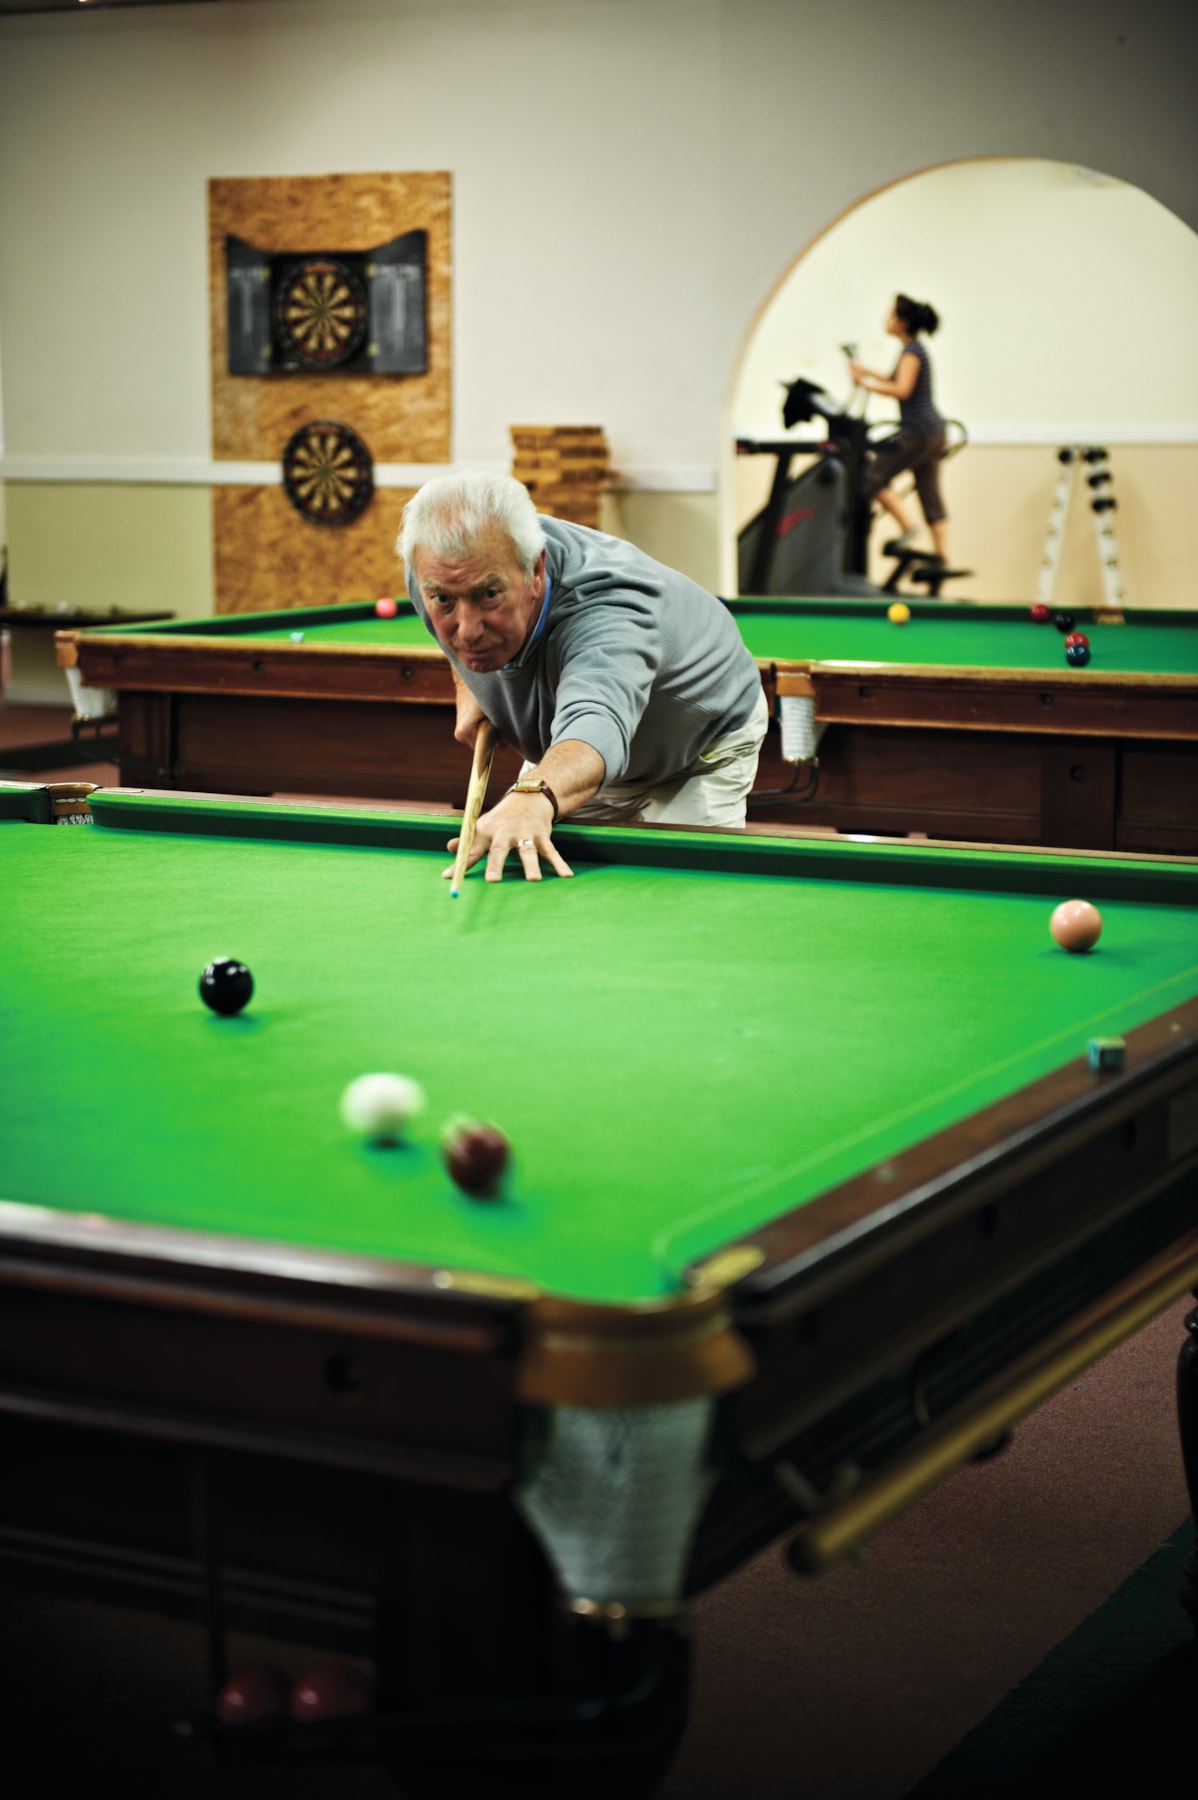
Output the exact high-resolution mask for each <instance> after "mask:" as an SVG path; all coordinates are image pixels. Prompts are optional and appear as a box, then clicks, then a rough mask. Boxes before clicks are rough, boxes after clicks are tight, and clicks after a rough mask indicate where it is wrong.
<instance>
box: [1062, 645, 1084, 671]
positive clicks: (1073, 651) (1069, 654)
mask: <svg viewBox="0 0 1198 1800" xmlns="http://www.w3.org/2000/svg"><path fill="white" fill-rule="evenodd" d="M1089 660H1090V646H1089V644H1066V645H1065V661H1066V662H1067V663H1068V664H1069V665H1070V667H1071V668H1074V669H1084V668H1085V666H1086V664H1087V663H1088V662H1089Z"/></svg>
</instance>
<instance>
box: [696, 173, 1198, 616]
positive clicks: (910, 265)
mask: <svg viewBox="0 0 1198 1800" xmlns="http://www.w3.org/2000/svg"><path fill="white" fill-rule="evenodd" d="M898 290H904V291H906V292H908V293H910V294H913V295H915V296H916V297H918V298H920V299H930V300H931V301H932V302H933V304H934V305H935V306H936V308H937V310H938V311H939V313H940V315H941V318H942V320H943V327H942V330H941V331H940V333H939V334H938V335H937V336H936V338H935V339H934V340H933V341H932V344H931V349H932V353H933V356H934V362H935V374H936V385H937V398H938V401H939V403H940V406H941V410H942V411H944V412H946V413H947V414H949V415H950V416H953V417H957V418H960V419H961V420H963V421H964V422H965V424H966V426H967V427H968V431H969V437H970V448H969V449H968V451H967V452H966V453H965V454H964V455H962V456H960V457H958V458H956V459H955V460H954V461H953V462H952V463H951V464H950V465H948V466H947V467H946V469H945V471H944V474H945V488H946V493H947V498H948V503H949V508H950V513H951V514H952V515H953V532H954V551H955V555H954V560H960V561H963V562H965V563H967V564H968V565H969V566H970V567H971V568H973V569H975V570H976V575H975V577H974V578H973V579H972V580H971V581H968V582H962V583H960V584H959V585H958V587H957V588H956V589H955V590H954V591H955V592H957V593H958V594H959V595H960V596H961V597H962V598H972V599H977V600H1011V601H1024V600H1026V599H1028V598H1029V597H1030V594H1031V593H1032V592H1033V591H1034V588H1035V583H1036V579H1037V575H1038V571H1039V566H1040V562H1041V559H1042V556H1043V549H1044V542H1045V533H1046V529H1047V524H1048V517H1049V511H1050V507H1051V503H1052V496H1053V489H1054V485H1055V481H1056V476H1057V472H1058V465H1057V462H1056V456H1055V452H1056V449H1057V447H1059V446H1060V445H1061V444H1064V443H1079V442H1084V443H1102V444H1105V445H1108V446H1109V447H1110V448H1111V468H1112V470H1113V477H1114V483H1115V489H1116V492H1117V495H1118V499H1119V512H1118V520H1119V533H1120V552H1121V559H1122V562H1123V566H1124V569H1125V572H1126V581H1127V587H1128V593H1129V599H1130V602H1131V603H1132V604H1141V605H1152V606H1179V607H1180V606H1190V605H1192V604H1193V578H1194V570H1195V568H1196V567H1198V509H1194V508H1193V507H1192V504H1191V503H1190V501H1189V498H1188V496H1189V494H1191V493H1192V492H1193V489H1194V482H1195V477H1196V476H1198V333H1196V332H1195V330H1194V323H1193V321H1194V298H1195V295H1196V294H1198V234H1196V233H1195V232H1193V231H1192V230H1191V229H1190V227H1189V226H1187V225H1185V224H1184V223H1183V222H1182V221H1181V220H1179V219H1178V218H1177V217H1176V216H1175V215H1174V214H1172V213H1171V212H1169V211H1168V209H1167V208H1166V207H1164V206H1162V205H1161V204H1160V203H1159V202H1158V201H1155V200H1153V199H1152V198H1151V197H1150V196H1149V195H1148V194H1145V193H1144V192H1143V191H1142V190H1141V189H1139V188H1136V187H1133V186H1131V185H1130V184H1129V183H1126V182H1123V181H1120V180H1117V179H1116V178H1114V177H1111V176H1106V175H1102V174H1099V173H1096V172H1095V171H1093V170H1089V169H1084V168H1080V167H1078V166H1077V165H1074V164H1069V163H1061V162H1052V161H1046V160H1042V159H1035V158H1014V157H1011V158H1006V157H998V158H986V159H982V160H975V161H969V162H960V163H952V164H947V165H943V166H941V167H938V168H934V169H929V170H925V171H923V172H922V173H920V174H918V175H914V176H909V177H906V178H904V179H903V180H901V181H898V182H896V183H894V184H893V185H892V186H889V187H887V188H885V189H882V190H880V191H879V192H877V193H874V194H871V195H869V196H867V197H866V198H864V199H863V200H862V201H861V202H860V203H859V204H858V205H856V206H855V207H853V208H852V209H851V210H850V211H849V212H847V213H845V214H844V215H842V216H841V217H840V218H839V219H837V220H836V221H834V222H833V223H832V224H831V225H830V226H829V227H828V228H827V229H826V230H825V231H824V232H822V233H821V234H820V236H819V237H818V238H817V239H815V240H814V241H813V242H812V243H810V244H808V245H806V246H804V247H803V248H802V249H801V250H800V251H799V252H798V254H797V255H796V257H795V259H794V261H793V262H792V263H791V265H790V266H789V268H788V269H787V270H786V271H785V272H784V273H783V275H782V276H781V277H780V279H779V281H778V283H777V285H776V286H775V288H774V290H773V292H772V293H771V294H770V295H769V296H767V297H766V299H765V300H764V301H763V303H762V306H761V308H760V310H759V311H758V313H757V315H756V317H755V319H754V321H753V323H752V325H751V326H750V328H749V330H748V332H747V333H746V337H745V342H744V344H743V346H742V349H741V352H740V355H739V356H738V358H737V361H736V365H735V368H734V370H733V373H732V377H731V380H730V382H729V389H728V401H727V434H726V455H725V458H724V462H723V465H722V472H721V473H722V480H721V527H722V529H721V553H722V570H721V574H722V587H723V591H725V592H735V591H736V537H737V533H738V531H739V530H740V529H741V528H742V527H743V525H744V524H745V522H746V520H747V519H748V518H749V517H751V516H752V513H753V512H754V511H755V510H756V509H757V507H758V506H759V505H760V504H761V501H762V499H763V497H764V488H765V486H766V485H767V484H768V479H769V475H770V473H771V467H768V466H766V465H765V464H764V462H763V461H762V459H758V458H748V459H746V458H736V457H735V456H734V455H733V452H732V446H733V443H734V442H735V439H736V438H737V437H738V436H740V437H749V438H766V437H768V438H778V437H780V436H782V435H784V434H783V431H782V422H781V417H780V402H781V399H782V388H781V387H780V386H779V383H780V382H783V383H785V382H789V381H791V380H793V379H794V378H795V377H797V376H804V377H806V378H808V379H810V380H812V381H815V382H818V383H820V385H821V386H822V387H824V388H825V389H826V390H827V392H828V393H829V395H831V396H832V397H834V398H835V399H837V400H839V401H842V402H843V401H845V400H846V399H847V398H848V397H849V395H850V393H851V383H850V380H849V377H848V375H847V371H846V364H845V359H844V356H843V354H842V353H841V351H840V349H839V348H838V346H840V345H841V344H843V343H846V342H853V343H856V344H857V345H858V346H859V352H858V354H859V355H860V357H861V359H862V360H863V361H864V362H866V363H868V364H870V365H871V366H873V367H876V368H888V367H891V366H892V365H893V363H894V361H895V360H896V356H897V350H898V346H897V345H896V344H895V342H894V340H893V339H889V340H888V339H887V338H886V336H885V334H884V332H883V329H882V319H883V317H884V315H885V312H886V310H887V308H888V305H889V302H890V299H891V298H892V296H893V294H894V293H895V292H896V291H898ZM896 410H897V409H896V406H895V403H894V402H893V401H886V400H880V399H871V400H870V402H869V406H868V413H869V416H870V417H871V418H877V419H879V420H881V419H884V418H886V417H890V416H894V414H895V413H896ZM794 435H796V436H801V435H803V432H802V428H801V427H800V428H797V429H796V431H795V434H794ZM807 435H810V432H808V434H807ZM754 465H756V466H754ZM886 535H889V534H888V533H883V532H882V531H881V530H879V529H875V532H874V546H875V548H874V551H873V555H872V558H871V567H870V573H871V575H875V576H881V575H884V573H885V568H886V564H885V563H884V560H882V559H880V558H879V556H878V552H877V546H878V544H879V543H880V541H881V539H882V538H883V537H884V536H886ZM1096 573H1097V561H1096V555H1095V551H1094V546H1093V542H1092V534H1090V531H1089V526H1088V524H1087V522H1086V520H1085V518H1084V517H1083V514H1082V512H1081V511H1080V510H1079V511H1078V512H1077V513H1076V515H1075V516H1074V517H1073V519H1072V520H1071V525H1070V532H1069V535H1068V536H1067V539H1066V543H1065V545H1064V548H1063V552H1062V558H1061V566H1060V573H1059V578H1058V579H1059V582H1060V592H1061V597H1062V599H1063V600H1064V601H1065V602H1069V601H1071V600H1074V599H1077V600H1079V601H1080V600H1082V599H1083V598H1084V597H1085V596H1086V595H1089V597H1090V598H1092V597H1093V586H1094V580H1095V576H1096Z"/></svg>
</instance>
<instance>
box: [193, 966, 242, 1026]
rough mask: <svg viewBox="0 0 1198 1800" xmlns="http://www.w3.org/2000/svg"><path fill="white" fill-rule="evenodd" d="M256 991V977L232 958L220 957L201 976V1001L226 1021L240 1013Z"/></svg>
mask: <svg viewBox="0 0 1198 1800" xmlns="http://www.w3.org/2000/svg"><path fill="white" fill-rule="evenodd" d="M253 991H254V977H253V976H252V975H251V974H250V972H249V970H248V969H247V968H246V966H245V964H244V963H241V962H238V961H237V960H236V959H235V958H234V957H232V956H218V957H215V958H214V959H213V961H212V962H210V963H209V964H208V967H207V968H206V969H205V970H204V973H203V974H202V975H201V976H200V999H201V1000H202V1001H203V1002H204V1005H205V1006H210V1007H211V1008H212V1010H213V1012H215V1013H221V1014H222V1015H223V1016H224V1017H225V1018H226V1019H227V1018H230V1017H231V1016H232V1015H233V1014H234V1013H239V1012H240V1011H241V1009H242V1007H243V1006H245V1005H246V1003H247V1001H248V1000H249V998H250V996H251V994H252V993H253Z"/></svg>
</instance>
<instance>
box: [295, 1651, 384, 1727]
mask: <svg viewBox="0 0 1198 1800" xmlns="http://www.w3.org/2000/svg"><path fill="white" fill-rule="evenodd" d="M373 1697H374V1689H373V1685H372V1683H371V1681H370V1677H369V1676H368V1675H363V1674H362V1672H361V1670H360V1669H352V1668H349V1667H348V1666H347V1665H346V1664H344V1663H316V1664H315V1665H314V1666H313V1667H312V1668H310V1669H309V1670H307V1672H306V1673H305V1674H303V1675H301V1676H300V1678H299V1680H298V1681H297V1682H296V1684H295V1686H294V1688H292V1690H291V1716H292V1718H293V1719H296V1720H298V1721H299V1722H300V1723H301V1724H306V1723H309V1722H314V1721H316V1720H319V1719H351V1718H357V1717H359V1716H360V1715H361V1714H362V1713H365V1712H369V1711H370V1703H371V1701H372V1699H373Z"/></svg>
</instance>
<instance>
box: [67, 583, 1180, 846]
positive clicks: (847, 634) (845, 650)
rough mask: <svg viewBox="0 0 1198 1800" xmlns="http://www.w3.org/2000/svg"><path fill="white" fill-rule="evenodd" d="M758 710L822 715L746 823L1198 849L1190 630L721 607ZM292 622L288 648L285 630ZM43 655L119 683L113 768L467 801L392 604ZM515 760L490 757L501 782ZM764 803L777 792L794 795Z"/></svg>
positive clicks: (1172, 618)
mask: <svg viewBox="0 0 1198 1800" xmlns="http://www.w3.org/2000/svg"><path fill="white" fill-rule="evenodd" d="M728 604H729V606H730V608H731V610H732V612H733V613H734V614H735V616H736V618H737V621H738V623H739V624H740V628H741V632H742V635H743V636H744V639H745V642H746V644H747V645H748V647H749V649H750V651H751V652H752V654H753V655H754V657H755V658H756V659H757V661H758V663H759V665H760V667H761V671H762V680H763V682H764V684H765V687H766V691H767V693H768V694H769V696H770V699H771V701H774V700H775V699H777V698H782V699H784V700H785V701H786V703H787V704H789V705H791V706H794V707H796V708H800V709H805V710H806V711H807V713H808V715H809V720H810V722H811V723H813V724H816V725H818V726H819V727H821V728H823V729H824V735H823V737H822V741H820V742H819V746H818V756H819V766H818V776H817V778H816V779H814V780H813V779H812V776H813V770H812V769H811V767H810V766H809V765H803V766H802V773H801V774H800V775H799V776H798V777H796V772H795V767H794V765H793V764H790V763H787V762H785V761H784V760H783V759H782V755H781V745H780V739H779V733H778V730H777V727H776V726H774V727H773V728H771V731H770V734H769V737H768V738H767V740H766V745H765V749H764V751H763V756H762V762H761V769H760V774H759V777H758V788H759V789H760V790H762V792H761V797H760V798H759V799H758V800H756V801H755V802H754V803H753V805H752V808H751V816H752V817H753V818H755V819H758V820H770V819H775V820H787V821H789V822H791V823H803V824H809V825H817V826H831V827H835V828H837V829H839V830H844V831H856V832H882V833H886V832H889V833H900V834H905V833H908V832H913V833H920V834H923V835H926V836H932V837H937V838H960V839H975V840H979V841H983V842H994V843H1026V844H1051V845H1056V846H1060V847H1065V848H1084V849H1108V850H1109V849H1115V850H1124V851H1133V852H1138V851H1147V852H1156V853H1169V852H1172V853H1178V854H1183V855H1188V854H1194V853H1198V622H1195V619H1194V617H1193V616H1192V615H1188V614H1178V613H1161V612H1150V611H1146V610H1144V611H1141V610H1137V611H1135V612H1134V613H1132V612H1129V613H1128V614H1127V615H1126V618H1125V622H1124V623H1122V624H1113V623H1095V622H1094V620H1093V617H1092V616H1091V615H1090V614H1089V613H1086V612H1081V613H1079V614H1078V624H1079V627H1081V628H1084V629H1085V630H1086V631H1087V633H1088V635H1089V637H1090V640H1091V646H1092V649H1093V653H1094V656H1093V661H1092V663H1091V664H1090V666H1089V667H1088V668H1086V669H1073V668H1070V667H1069V666H1068V665H1067V664H1066V663H1065V660H1064V653H1063V648H1062V639H1061V637H1060V634H1059V633H1058V632H1057V631H1056V630H1055V629H1054V628H1053V627H1052V626H1051V625H1048V626H1037V625H1034V624H1033V623H1032V622H1031V620H1030V618H1029V616H1028V613H1027V610H1026V608H1021V607H996V606H966V605H962V604H958V603H952V602H918V601H917V602H913V603H911V605H912V614H913V616H912V620H911V622H910V624H908V625H906V626H895V625H892V624H890V622H889V621H888V620H887V618H886V616H885V604H884V603H882V602H873V601H869V602H862V601H855V600H735V601H730V602H728ZM296 631H302V632H303V641H302V642H301V643H293V642H292V635H291V634H292V633H293V632H296ZM59 642H60V650H59V654H60V660H62V661H63V662H64V663H65V664H66V665H67V666H72V667H77V669H78V672H79V674H80V675H81V677H82V679H83V680H84V681H85V682H87V683H88V684H89V685H92V686H94V687H97V688H106V689H110V690H113V691H115V692H116V694H117V696H118V711H119V742H118V756H119V762H120V770H121V779H122V781H125V782H128V783H132V784H138V783H144V784H146V785H150V786H154V787H178V788H183V789H188V790H197V791H202V792H230V793H232V792H236V793H252V794H264V793H314V794H319V793H325V794H339V795H346V794H353V795H362V796H379V797H388V798H398V799H407V800H417V801H441V802H450V803H452V804H455V805H460V804H461V801H462V799H463V797H464V794H465V788H466V781H467V777H468V773H469V758H468V757H467V756H466V755H465V753H464V752H463V751H462V750H461V748H460V746H458V745H456V744H455V743H454V742H453V736H452V717H453V713H452V694H453V689H452V682H451V679H450V674H449V669H448V666H447V664H446V662H445V660H444V658H443V657H442V656H441V654H440V652H439V650H438V649H437V648H436V647H435V645H434V644H433V643H432V641H431V639H430V638H429V637H428V634H427V633H426V632H425V631H424V628H423V627H422V626H421V624H420V621H419V620H418V619H417V617H416V616H415V614H414V612H413V611H412V610H411V608H410V607H409V606H408V605H407V603H406V602H401V610H400V615H399V616H398V617H397V618H396V619H394V620H389V621H384V620H379V619H377V618H376V617H375V616H374V611H373V606H371V605H352V606H338V607H331V608H324V609H304V610H296V611H290V612H282V613H260V614H244V615H239V616H234V617H222V618H217V619H210V620H204V621H195V620H185V621H179V622H177V623H175V624H172V625H167V626H165V627H163V628H161V629H155V630H154V631H153V632H148V633H147V632H144V631H141V630H126V629H123V628H121V629H118V630H115V631H112V630H104V631H98V632H83V633H80V632H67V633H63V634H61V636H60V640H59ZM516 768H517V759H516V758H515V757H514V756H513V755H512V754H511V753H510V752H508V753H506V754H501V758H500V763H499V766H498V768H497V772H496V775H497V780H504V781H505V782H506V781H507V780H509V779H511V778H513V777H514V774H515V771H516ZM787 788H789V789H790V791H789V792H788V793H782V794H779V793H777V792H776V791H775V790H780V789H787Z"/></svg>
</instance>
